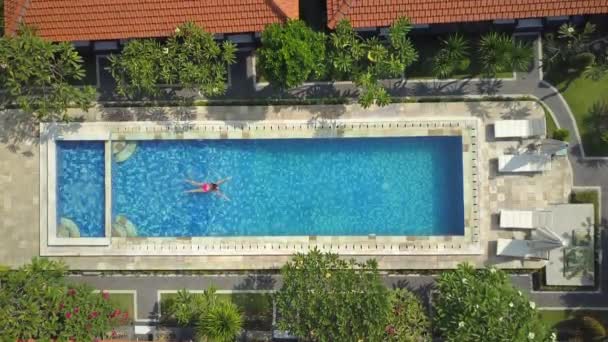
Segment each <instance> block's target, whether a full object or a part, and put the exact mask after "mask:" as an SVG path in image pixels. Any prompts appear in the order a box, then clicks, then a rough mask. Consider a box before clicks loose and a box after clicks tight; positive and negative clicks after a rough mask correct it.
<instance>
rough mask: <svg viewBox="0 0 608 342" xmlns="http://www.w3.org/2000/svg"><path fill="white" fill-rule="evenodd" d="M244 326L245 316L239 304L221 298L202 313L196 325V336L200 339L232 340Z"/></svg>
mask: <svg viewBox="0 0 608 342" xmlns="http://www.w3.org/2000/svg"><path fill="white" fill-rule="evenodd" d="M242 326H243V318H242V315H241V313H240V311H239V309H238V308H237V306H236V305H235V304H234V303H232V302H229V301H222V300H219V301H217V302H216V303H215V305H213V306H212V307H210V308H209V309H208V310H207V312H205V313H203V314H202V316H201V318H200V320H199V322H198V324H197V325H196V336H197V338H198V339H199V340H200V341H210V342H232V341H234V339H235V338H236V337H237V336H238V335H239V334H240V332H241V329H242Z"/></svg>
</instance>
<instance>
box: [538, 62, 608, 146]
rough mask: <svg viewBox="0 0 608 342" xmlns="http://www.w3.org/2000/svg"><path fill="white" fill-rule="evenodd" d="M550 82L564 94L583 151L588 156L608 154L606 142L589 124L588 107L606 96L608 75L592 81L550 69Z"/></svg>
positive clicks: (607, 143)
mask: <svg viewBox="0 0 608 342" xmlns="http://www.w3.org/2000/svg"><path fill="white" fill-rule="evenodd" d="M547 80H548V81H549V82H551V83H552V84H553V85H554V86H555V87H556V88H557V89H558V90H559V91H560V92H561V93H562V95H563V96H564V98H565V99H566V102H568V106H570V110H572V114H574V118H575V119H576V124H577V126H578V130H579V133H580V135H581V139H582V140H583V146H584V148H585V153H586V154H587V155H590V156H608V142H604V141H602V140H601V139H599V137H597V136H595V133H594V132H593V127H591V125H590V124H589V122H588V120H589V117H590V115H589V109H590V108H591V106H592V105H593V104H594V103H596V102H599V101H602V100H606V99H607V98H608V97H607V95H606V94H608V75H605V76H604V77H603V78H601V79H600V80H597V81H594V80H591V79H588V78H585V77H584V76H582V75H578V76H576V75H568V74H560V73H559V71H551V72H549V73H548V74H547Z"/></svg>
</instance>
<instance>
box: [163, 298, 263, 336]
mask: <svg viewBox="0 0 608 342" xmlns="http://www.w3.org/2000/svg"><path fill="white" fill-rule="evenodd" d="M176 295H177V294H176V293H163V294H161V296H160V309H161V317H165V318H164V319H163V321H164V322H165V323H166V324H175V322H172V321H170V320H167V319H166V317H167V316H168V315H169V310H168V308H169V307H170V306H171V304H172V302H173V298H175V296H176ZM194 295H195V296H196V295H200V294H197V293H195V294H194ZM217 297H218V299H220V300H226V301H232V302H233V303H234V304H235V305H236V306H237V307H238V308H239V310H240V311H241V313H242V314H243V323H244V324H243V327H244V328H245V329H247V330H261V331H270V330H272V295H271V294H270V293H221V294H217Z"/></svg>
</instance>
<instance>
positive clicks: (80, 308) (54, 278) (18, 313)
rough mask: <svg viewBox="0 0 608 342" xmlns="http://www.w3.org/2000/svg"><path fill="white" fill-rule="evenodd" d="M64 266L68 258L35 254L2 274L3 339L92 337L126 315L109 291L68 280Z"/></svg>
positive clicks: (0, 319) (0, 329) (0, 325)
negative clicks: (116, 306) (111, 299)
mask: <svg viewBox="0 0 608 342" xmlns="http://www.w3.org/2000/svg"><path fill="white" fill-rule="evenodd" d="M65 272H66V267H65V266H64V265H63V264H60V263H57V262H54V261H49V260H46V259H33V260H32V262H31V264H27V265H25V266H22V267H21V268H19V269H18V270H16V271H9V272H6V273H4V274H3V275H2V276H1V277H2V278H1V279H0V280H1V281H2V287H0V340H2V341H15V340H27V339H38V340H50V339H57V340H60V341H67V340H68V339H73V340H75V341H91V340H93V339H94V338H96V337H103V336H105V334H106V333H108V332H110V330H111V329H112V327H114V326H116V325H117V324H120V323H123V322H124V321H126V320H127V318H128V317H127V316H125V315H128V313H127V314H125V313H122V312H120V310H118V309H114V308H113V307H112V305H111V304H110V302H109V296H110V295H109V294H108V293H104V292H102V293H94V292H92V289H91V288H90V287H88V286H85V285H73V284H69V283H68V282H66V280H65V278H64V277H65Z"/></svg>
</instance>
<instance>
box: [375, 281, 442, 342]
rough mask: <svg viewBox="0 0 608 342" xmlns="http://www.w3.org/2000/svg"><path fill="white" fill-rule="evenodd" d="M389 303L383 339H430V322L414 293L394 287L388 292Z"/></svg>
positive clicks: (407, 341) (400, 341)
mask: <svg viewBox="0 0 608 342" xmlns="http://www.w3.org/2000/svg"><path fill="white" fill-rule="evenodd" d="M390 303H391V311H390V313H389V318H388V324H387V326H386V328H385V329H384V331H385V333H386V337H385V339H384V340H385V341H387V342H389V341H390V342H423V341H431V322H430V320H429V318H428V316H427V315H426V312H425V310H424V307H423V306H422V303H421V302H420V300H419V299H418V298H417V297H416V295H414V294H413V293H412V292H410V291H408V290H406V289H396V290H393V291H391V293H390Z"/></svg>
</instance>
